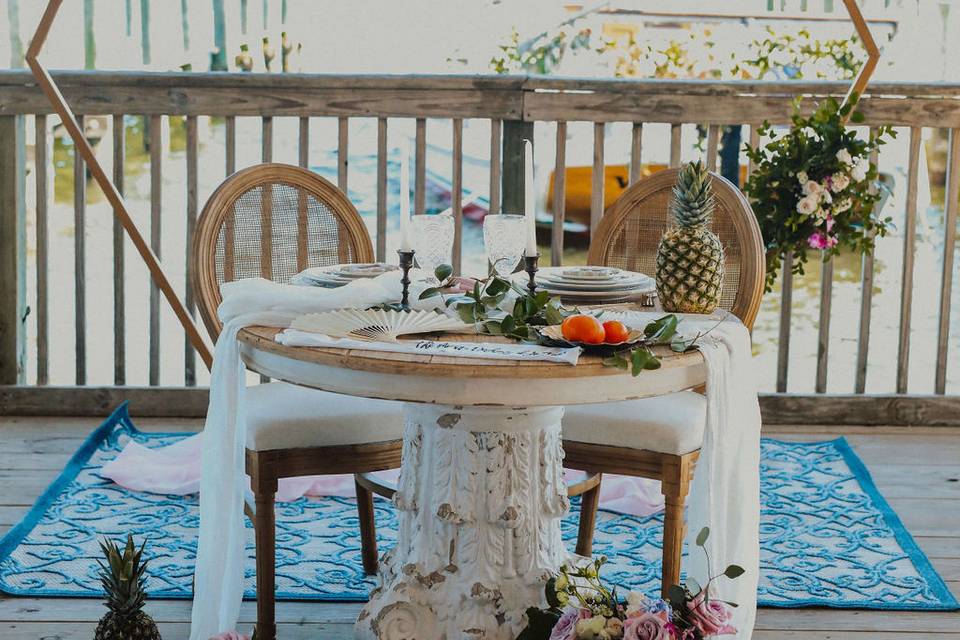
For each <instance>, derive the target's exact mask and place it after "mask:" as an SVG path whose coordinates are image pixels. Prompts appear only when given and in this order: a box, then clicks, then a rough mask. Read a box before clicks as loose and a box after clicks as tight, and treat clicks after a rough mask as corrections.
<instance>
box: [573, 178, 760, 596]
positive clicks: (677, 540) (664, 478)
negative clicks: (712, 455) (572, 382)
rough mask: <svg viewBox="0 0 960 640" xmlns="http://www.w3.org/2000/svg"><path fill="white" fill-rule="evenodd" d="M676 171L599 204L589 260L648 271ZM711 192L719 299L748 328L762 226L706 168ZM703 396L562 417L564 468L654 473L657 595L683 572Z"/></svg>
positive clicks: (591, 511) (584, 535) (589, 525)
mask: <svg viewBox="0 0 960 640" xmlns="http://www.w3.org/2000/svg"><path fill="white" fill-rule="evenodd" d="M678 173H679V169H669V170H665V171H661V172H658V173H656V174H654V175H652V176H650V177H648V178H645V179H643V180H640V181H638V182H637V183H636V184H634V185H633V186H631V187H630V188H629V189H627V190H626V191H625V192H624V193H623V194H622V195H621V196H620V198H619V199H618V200H617V201H616V203H614V204H613V205H612V206H611V207H610V209H609V210H608V211H607V212H606V214H605V215H604V217H603V219H602V220H601V221H600V225H599V226H598V227H597V231H596V235H595V237H594V240H593V241H592V242H591V244H590V251H589V254H588V257H587V262H588V263H589V264H592V265H605V266H613V267H619V268H621V269H629V270H631V271H640V272H641V273H647V274H653V273H654V272H655V271H656V255H657V245H658V244H659V242H660V238H661V236H662V235H663V232H664V230H665V229H666V228H667V227H668V226H670V225H671V224H672V219H671V215H670V202H671V200H672V198H673V186H674V184H676V181H677V175H678ZM711 176H712V186H713V193H714V196H715V198H716V209H715V210H714V216H713V222H712V229H713V231H714V233H716V234H717V236H719V238H720V241H721V243H722V244H723V247H724V253H725V270H724V281H723V288H722V291H721V296H720V307H721V308H723V309H725V310H727V311H729V312H731V313H732V314H734V315H736V316H737V317H738V318H740V320H741V321H742V322H743V324H744V325H746V326H747V328H748V329H750V328H752V326H753V321H754V319H755V318H756V316H757V311H758V310H759V308H760V299H761V297H762V295H763V284H764V277H765V266H764V252H763V241H762V238H761V236H760V227H759V226H758V225H757V221H756V218H755V217H754V215H753V211H752V209H751V208H750V204H749V203H748V202H747V200H746V198H745V197H744V196H743V194H742V193H741V192H740V190H739V189H737V188H736V187H735V186H734V185H733V184H731V183H730V182H728V181H727V180H726V179H724V178H723V177H721V176H719V175H717V174H715V173H712V174H711ZM705 417H706V399H705V398H704V397H703V395H701V394H699V393H696V392H694V391H684V392H681V393H675V394H671V395H669V396H664V397H659V398H646V399H642V400H630V401H626V402H615V403H608V404H605V405H581V406H572V407H567V409H566V413H565V415H564V419H563V435H564V440H563V448H564V451H565V452H566V458H565V460H564V466H566V467H570V468H573V469H583V470H587V471H592V472H594V473H617V474H623V475H631V476H639V477H644V478H653V479H656V480H660V482H661V491H662V493H663V496H664V502H665V510H664V521H663V525H664V531H663V575H662V589H663V594H664V597H666V591H667V589H668V588H669V587H670V585H672V584H678V583H679V580H680V554H681V550H682V547H683V538H684V533H685V523H684V516H683V508H684V503H685V501H686V497H687V493H688V491H689V487H690V480H691V479H692V478H693V471H694V465H695V464H696V461H697V457H698V456H699V454H700V447H701V445H702V444H703V432H704V426H705V425H704V423H705ZM598 491H599V487H597V488H595V489H593V490H591V491H590V492H587V493H585V494H584V497H583V503H582V506H581V514H580V519H581V520H580V536H579V538H578V541H577V549H578V552H581V553H584V554H585V555H588V554H589V550H590V547H591V544H592V537H593V529H594V523H595V520H596V510H597V501H598V500H597V498H598Z"/></svg>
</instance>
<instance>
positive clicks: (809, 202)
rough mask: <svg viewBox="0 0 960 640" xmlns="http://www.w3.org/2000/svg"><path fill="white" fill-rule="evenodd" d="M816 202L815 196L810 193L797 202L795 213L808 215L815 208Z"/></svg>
mask: <svg viewBox="0 0 960 640" xmlns="http://www.w3.org/2000/svg"><path fill="white" fill-rule="evenodd" d="M818 204H819V202H818V199H817V196H815V195H813V194H810V195H808V196H807V197H806V198H801V199H800V202H798V203H797V213H802V214H803V215H806V216H808V215H810V214H811V213H813V212H814V211H816V210H817V205H818Z"/></svg>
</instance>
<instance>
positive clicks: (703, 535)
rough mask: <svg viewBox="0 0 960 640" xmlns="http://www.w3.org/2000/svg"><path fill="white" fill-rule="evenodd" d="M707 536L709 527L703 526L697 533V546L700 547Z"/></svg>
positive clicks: (708, 535)
mask: <svg viewBox="0 0 960 640" xmlns="http://www.w3.org/2000/svg"><path fill="white" fill-rule="evenodd" d="M709 537H710V527H704V528H703V529H700V533H698V534H697V546H698V547H702V546H703V545H704V544H705V543H706V541H707V538H709Z"/></svg>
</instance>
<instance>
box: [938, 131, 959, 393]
mask: <svg viewBox="0 0 960 640" xmlns="http://www.w3.org/2000/svg"><path fill="white" fill-rule="evenodd" d="M958 198H960V129H956V128H954V129H950V152H949V156H948V159H947V202H946V209H947V211H946V216H945V220H944V232H943V279H942V280H941V285H940V327H939V329H938V331H937V373H936V377H935V380H934V392H935V393H938V394H941V395H942V394H944V393H946V390H947V361H948V356H949V355H950V298H951V294H952V293H953V254H954V249H955V246H954V245H955V243H956V240H957V205H958V203H957V200H958Z"/></svg>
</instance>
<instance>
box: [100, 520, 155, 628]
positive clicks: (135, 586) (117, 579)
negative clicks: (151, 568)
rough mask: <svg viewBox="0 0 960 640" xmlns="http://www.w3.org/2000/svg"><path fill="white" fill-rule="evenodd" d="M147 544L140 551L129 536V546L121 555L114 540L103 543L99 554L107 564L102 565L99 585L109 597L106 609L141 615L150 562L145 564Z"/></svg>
mask: <svg viewBox="0 0 960 640" xmlns="http://www.w3.org/2000/svg"><path fill="white" fill-rule="evenodd" d="M146 544H147V543H146V540H144V542H143V544H141V545H140V548H139V549H137V548H136V547H135V546H134V544H133V536H132V535H128V536H127V543H126V546H125V547H124V549H123V552H122V553H121V551H120V547H119V546H118V545H117V544H116V543H115V542H113V541H112V540H104V541H102V542H101V543H100V550H101V551H102V552H103V555H104V558H106V564H104V563H103V562H101V561H99V560H98V561H97V564H99V565H100V569H101V572H100V584H101V585H103V590H104V591H105V592H106V594H107V602H106V606H107V608H109V609H110V610H111V611H116V612H117V613H122V614H132V613H135V612H137V611H139V610H140V609H141V608H142V607H143V603H144V602H145V601H146V598H147V594H146V591H144V586H145V585H146V571H147V562H146V561H142V558H143V550H144V548H145V547H146Z"/></svg>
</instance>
